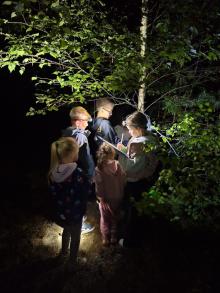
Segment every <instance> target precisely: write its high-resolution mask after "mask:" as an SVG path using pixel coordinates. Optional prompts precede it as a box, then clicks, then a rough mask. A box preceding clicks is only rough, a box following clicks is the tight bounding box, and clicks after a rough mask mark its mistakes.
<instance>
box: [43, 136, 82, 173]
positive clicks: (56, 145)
mask: <svg viewBox="0 0 220 293" xmlns="http://www.w3.org/2000/svg"><path fill="white" fill-rule="evenodd" d="M78 153H79V146H78V144H77V142H76V140H75V139H74V138H72V137H61V138H59V139H58V140H56V141H54V142H53V143H52V144H51V158H50V172H52V171H53V170H54V169H55V168H56V167H57V166H58V165H59V164H68V163H72V162H75V161H77V160H78ZM50 172H49V173H50Z"/></svg>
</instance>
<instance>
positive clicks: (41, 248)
mask: <svg viewBox="0 0 220 293" xmlns="http://www.w3.org/2000/svg"><path fill="white" fill-rule="evenodd" d="M43 192H44V191H43V190H42V191H40V190H38V191H37V192H35V193H34V192H33V193H32V197H31V200H30V197H29V195H28V196H27V198H26V199H27V202H26V205H24V204H23V202H20V198H19V196H20V195H16V201H12V200H10V201H5V202H3V203H2V205H1V207H0V228H1V233H0V259H1V262H0V292H1V293H12V292H16V293H25V292H28V293H32V292H33V293H43V292H48V293H50V292H52V293H83V292H89V293H90V292H93V291H94V292H95V293H99V292H100V293H103V292H104V293H110V292H119V291H120V292H128V293H130V292H131V293H136V292H137V293H139V292H140V293H144V292H150V293H160V292H161V293H163V292H169V293H172V292H175V293H176V292H178V293H197V292H198V293H203V292H204V293H213V292H216V293H217V292H220V290H219V289H220V287H219V286H218V285H217V283H218V280H219V279H218V272H219V261H218V259H219V245H218V243H219V242H213V241H212V242H210V243H211V245H212V246H211V248H210V243H209V242H208V241H207V240H208V239H207V238H206V241H207V243H204V242H202V241H194V242H193V241H192V239H191V238H190V239H184V238H183V237H182V236H181V237H180V238H178V237H179V236H180V235H179V234H173V232H172V233H169V234H168V231H165V230H164V229H163V227H157V230H156V231H153V232H154V235H153V234H152V235H151V234H150V233H149V231H143V233H148V234H149V238H148V240H147V242H146V244H145V245H144V247H142V248H138V249H122V248H120V247H119V246H111V247H109V248H103V247H102V244H101V237H100V232H99V212H98V207H97V204H96V203H95V201H92V202H90V203H89V205H88V213H87V216H88V220H89V222H90V223H92V224H93V225H95V230H94V231H93V232H92V233H89V234H86V235H83V236H82V239H81V244H80V250H79V257H80V262H79V266H78V270H77V271H76V272H75V273H70V272H68V271H67V270H66V266H65V265H63V264H58V263H57V258H56V256H57V254H58V252H59V249H60V245H61V235H60V233H61V232H62V230H61V228H60V227H59V226H57V225H56V224H54V223H53V222H52V221H51V220H50V216H49V210H48V206H49V205H47V195H46V194H44V193H43ZM31 206H32V208H30V207H31ZM194 240H195V239H194ZM183 241H184V242H183Z"/></svg>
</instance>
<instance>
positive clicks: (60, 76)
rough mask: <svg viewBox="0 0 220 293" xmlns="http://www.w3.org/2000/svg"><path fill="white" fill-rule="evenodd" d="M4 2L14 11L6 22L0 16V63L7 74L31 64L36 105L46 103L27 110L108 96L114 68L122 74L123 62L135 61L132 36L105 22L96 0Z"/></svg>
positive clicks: (105, 16)
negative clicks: (0, 43)
mask: <svg viewBox="0 0 220 293" xmlns="http://www.w3.org/2000/svg"><path fill="white" fill-rule="evenodd" d="M4 4H5V5H7V4H13V5H12V6H13V11H12V12H11V16H10V17H11V19H10V20H9V19H2V20H1V22H2V24H3V25H4V29H3V31H2V36H3V37H4V41H5V47H4V48H3V49H2V50H1V57H2V58H1V60H2V61H1V67H5V66H7V67H8V69H9V71H10V72H13V71H14V70H16V69H18V70H19V72H20V74H23V73H24V71H25V70H26V69H27V68H30V67H31V75H32V80H33V81H35V84H36V91H37V103H40V104H42V105H44V106H45V107H43V108H40V109H38V110H37V111H35V110H34V109H33V108H31V109H30V111H29V114H34V113H42V114H43V113H45V110H49V111H51V110H58V108H59V107H61V106H62V105H64V104H66V103H73V102H75V101H79V102H85V100H87V101H88V99H90V98H93V97H96V96H98V95H109V96H113V95H114V84H111V85H110V78H109V77H110V76H111V74H112V72H113V71H114V69H115V68H114V67H117V70H116V71H120V74H121V75H122V71H121V69H122V66H123V68H124V67H125V66H126V65H125V64H126V63H127V66H128V63H130V62H129V61H128V59H129V58H130V57H131V56H133V57H134V58H133V63H134V62H135V61H134V59H135V55H136V53H135V52H136V51H135V50H132V49H133V48H134V40H135V37H134V36H133V35H132V34H131V33H129V32H128V31H126V30H125V29H123V28H122V29H121V28H119V26H118V24H116V23H113V24H110V23H109V22H108V19H107V14H106V13H105V11H104V8H103V6H102V5H103V4H102V3H101V2H100V1H98V2H97V1H89V2H88V1H84V0H81V1H46V0H45V1H40V5H39V2H38V1H34V0H32V1H19V2H18V3H16V4H15V5H14V3H13V2H12V1H5V2H4ZM102 10H103V11H102ZM132 51H133V52H132ZM115 64H117V66H115ZM129 66H131V64H129ZM132 74H133V75H134V74H135V73H134V72H133V73H132ZM137 74H138V73H137ZM124 77H125V71H124ZM121 78H123V76H121Z"/></svg>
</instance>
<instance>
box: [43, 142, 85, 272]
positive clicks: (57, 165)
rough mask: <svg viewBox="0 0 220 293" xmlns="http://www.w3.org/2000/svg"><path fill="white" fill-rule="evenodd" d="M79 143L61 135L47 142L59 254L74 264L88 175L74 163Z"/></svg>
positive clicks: (49, 176) (83, 212)
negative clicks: (59, 247)
mask: <svg viewBox="0 0 220 293" xmlns="http://www.w3.org/2000/svg"><path fill="white" fill-rule="evenodd" d="M78 152H79V146H78V144H77V142H76V140H75V139H74V138H71V137H62V138H60V139H58V140H57V141H55V142H53V143H52V145H51V162H50V170H49V174H48V178H49V188H50V192H51V194H52V196H53V200H54V204H55V211H56V219H57V223H58V224H59V225H60V226H62V227H63V233H62V248H61V254H60V255H61V256H63V257H65V256H66V255H67V254H68V248H69V244H70V258H69V262H70V265H71V266H72V267H73V268H74V265H75V263H76V259H77V253H78V249H79V243H80V234H81V227H82V218H83V215H84V214H85V211H86V204H87V197H88V188H89V184H88V179H87V177H86V176H84V175H83V173H82V171H81V169H78V168H77V164H76V163H75V162H76V161H77V160H78Z"/></svg>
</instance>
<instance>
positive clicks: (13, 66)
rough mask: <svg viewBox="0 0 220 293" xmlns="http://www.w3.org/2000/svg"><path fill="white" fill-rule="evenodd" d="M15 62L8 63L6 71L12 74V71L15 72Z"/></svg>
mask: <svg viewBox="0 0 220 293" xmlns="http://www.w3.org/2000/svg"><path fill="white" fill-rule="evenodd" d="M16 65H17V64H16V62H10V63H9V64H8V70H9V71H10V72H12V71H14V70H15V68H16Z"/></svg>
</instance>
